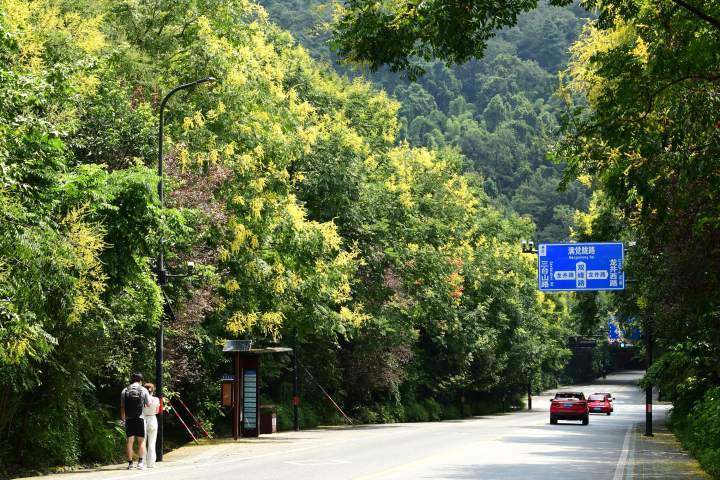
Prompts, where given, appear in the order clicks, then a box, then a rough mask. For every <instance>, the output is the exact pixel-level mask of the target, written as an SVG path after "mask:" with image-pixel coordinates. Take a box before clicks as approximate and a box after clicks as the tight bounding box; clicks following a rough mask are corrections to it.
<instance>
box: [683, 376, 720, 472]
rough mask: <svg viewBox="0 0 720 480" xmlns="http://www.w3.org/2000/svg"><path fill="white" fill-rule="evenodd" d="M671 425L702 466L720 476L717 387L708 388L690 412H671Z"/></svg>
mask: <svg viewBox="0 0 720 480" xmlns="http://www.w3.org/2000/svg"><path fill="white" fill-rule="evenodd" d="M672 426H673V430H674V431H675V432H676V433H677V434H678V435H679V436H680V439H681V440H682V442H683V445H684V446H685V447H686V448H687V449H688V450H690V452H692V453H693V455H695V456H697V458H698V460H699V461H700V465H701V466H702V467H703V469H705V470H706V471H707V472H708V473H710V474H711V475H713V476H714V477H718V476H720V440H719V439H720V387H717V386H715V387H713V388H710V389H709V390H707V391H706V392H705V394H704V395H703V396H702V398H701V399H700V400H699V401H698V402H697V403H696V404H695V405H694V406H693V407H692V409H691V410H690V411H689V412H687V413H679V412H673V416H672Z"/></svg>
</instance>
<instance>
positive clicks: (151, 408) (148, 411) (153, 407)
mask: <svg viewBox="0 0 720 480" xmlns="http://www.w3.org/2000/svg"><path fill="white" fill-rule="evenodd" d="M159 409H160V399H159V398H158V397H156V396H154V395H150V401H149V402H148V405H147V407H145V406H143V417H149V416H152V415H157V413H158V410H159Z"/></svg>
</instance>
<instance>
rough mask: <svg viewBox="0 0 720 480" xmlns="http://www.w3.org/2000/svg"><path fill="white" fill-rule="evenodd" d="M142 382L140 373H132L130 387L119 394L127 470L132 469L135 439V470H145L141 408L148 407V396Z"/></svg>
mask: <svg viewBox="0 0 720 480" xmlns="http://www.w3.org/2000/svg"><path fill="white" fill-rule="evenodd" d="M142 380H143V376H142V373H133V376H132V379H131V380H130V385H129V386H127V387H125V388H124V389H123V391H122V393H120V418H121V419H122V421H123V423H125V434H126V435H127V456H128V467H127V468H128V470H130V469H131V468H133V448H134V444H135V439H136V438H137V441H138V444H139V448H138V466H137V468H138V469H139V470H144V469H145V464H144V463H143V458H144V457H145V441H144V440H145V420H144V419H143V407H148V406H150V394H149V393H148V391H147V389H146V388H145V387H143V386H142V384H141V382H142Z"/></svg>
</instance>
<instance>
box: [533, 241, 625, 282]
mask: <svg viewBox="0 0 720 480" xmlns="http://www.w3.org/2000/svg"><path fill="white" fill-rule="evenodd" d="M624 253H625V252H624V248H623V244H622V243H541V244H540V245H539V246H538V287H539V288H540V290H542V291H545V292H562V291H586V290H587V291H590V290H623V289H624V288H625V274H624V272H623V261H624Z"/></svg>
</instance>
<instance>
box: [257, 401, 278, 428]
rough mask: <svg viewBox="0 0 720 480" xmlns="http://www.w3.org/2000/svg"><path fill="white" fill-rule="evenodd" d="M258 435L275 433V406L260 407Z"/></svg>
mask: <svg viewBox="0 0 720 480" xmlns="http://www.w3.org/2000/svg"><path fill="white" fill-rule="evenodd" d="M260 433H261V434H266V433H277V412H276V411H275V405H260Z"/></svg>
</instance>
